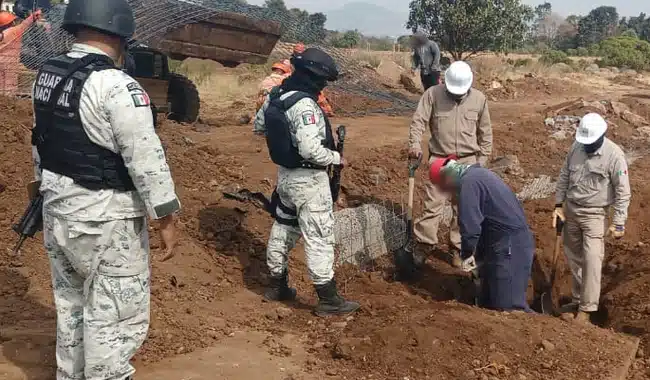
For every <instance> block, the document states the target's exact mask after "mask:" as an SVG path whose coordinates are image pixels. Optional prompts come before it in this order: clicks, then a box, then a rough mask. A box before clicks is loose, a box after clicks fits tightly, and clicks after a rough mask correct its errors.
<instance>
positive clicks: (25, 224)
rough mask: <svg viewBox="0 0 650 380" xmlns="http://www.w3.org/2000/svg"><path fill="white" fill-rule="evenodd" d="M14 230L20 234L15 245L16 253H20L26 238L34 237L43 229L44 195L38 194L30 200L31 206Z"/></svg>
mask: <svg viewBox="0 0 650 380" xmlns="http://www.w3.org/2000/svg"><path fill="white" fill-rule="evenodd" d="M13 230H14V231H15V232H16V233H17V234H18V235H20V238H19V239H18V243H16V245H15V246H14V255H16V254H18V252H19V251H20V247H22V245H23V243H24V242H25V239H27V238H28V237H34V235H35V234H36V233H37V232H38V231H42V230H43V196H42V195H40V194H38V195H36V197H34V198H32V200H30V201H29V206H27V210H25V213H24V214H23V216H22V218H20V221H19V222H18V223H17V224H14V226H13Z"/></svg>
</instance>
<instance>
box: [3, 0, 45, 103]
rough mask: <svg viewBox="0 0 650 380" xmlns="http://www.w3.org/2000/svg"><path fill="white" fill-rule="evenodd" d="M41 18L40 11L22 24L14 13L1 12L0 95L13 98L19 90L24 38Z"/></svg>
mask: <svg viewBox="0 0 650 380" xmlns="http://www.w3.org/2000/svg"><path fill="white" fill-rule="evenodd" d="M40 18H41V10H40V9H39V10H37V11H36V12H34V13H32V14H31V15H30V16H29V17H27V18H26V19H25V20H23V21H22V22H20V23H18V19H17V17H16V16H15V15H14V14H13V13H10V12H6V11H1V12H0V95H8V96H11V95H14V94H15V93H16V91H17V90H18V72H19V70H20V65H21V64H20V49H21V48H22V36H23V33H25V31H26V30H27V29H28V28H29V27H30V26H31V25H32V24H33V23H34V21H38V20H39V19H40Z"/></svg>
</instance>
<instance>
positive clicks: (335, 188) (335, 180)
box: [330, 125, 345, 202]
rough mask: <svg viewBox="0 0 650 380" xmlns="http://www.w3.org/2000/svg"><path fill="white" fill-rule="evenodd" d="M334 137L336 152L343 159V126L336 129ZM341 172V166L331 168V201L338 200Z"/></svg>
mask: <svg viewBox="0 0 650 380" xmlns="http://www.w3.org/2000/svg"><path fill="white" fill-rule="evenodd" d="M336 135H337V136H338V144H336V150H337V151H338V152H339V154H340V155H341V158H342V157H343V144H344V143H345V125H339V127H338V128H336ZM341 170H343V166H341V165H335V166H333V168H332V177H331V178H330V191H331V192H332V200H333V201H334V202H336V201H337V200H338V199H339V192H340V190H341Z"/></svg>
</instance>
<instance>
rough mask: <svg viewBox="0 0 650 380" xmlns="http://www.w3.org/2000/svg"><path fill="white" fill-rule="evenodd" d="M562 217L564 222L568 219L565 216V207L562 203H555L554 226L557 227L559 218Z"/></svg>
mask: <svg viewBox="0 0 650 380" xmlns="http://www.w3.org/2000/svg"><path fill="white" fill-rule="evenodd" d="M558 218H559V219H560V220H561V221H562V222H564V221H566V218H565V216H564V209H562V204H561V203H558V204H556V205H555V210H553V228H555V227H557V219H558Z"/></svg>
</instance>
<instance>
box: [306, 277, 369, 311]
mask: <svg viewBox="0 0 650 380" xmlns="http://www.w3.org/2000/svg"><path fill="white" fill-rule="evenodd" d="M315 287H316V293H317V294H318V305H316V310H315V311H314V312H315V313H316V315H317V316H319V317H326V316H329V315H343V314H350V313H354V312H355V311H357V309H359V307H360V306H361V305H359V303H357V302H354V301H346V300H345V299H344V298H343V297H341V296H340V295H339V293H338V291H337V290H336V281H334V280H332V281H330V282H328V283H327V284H325V285H316V286H315Z"/></svg>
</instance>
